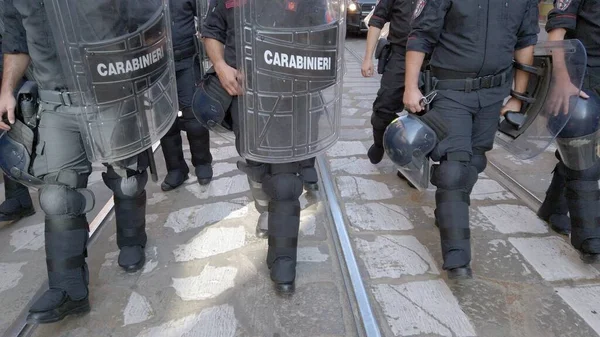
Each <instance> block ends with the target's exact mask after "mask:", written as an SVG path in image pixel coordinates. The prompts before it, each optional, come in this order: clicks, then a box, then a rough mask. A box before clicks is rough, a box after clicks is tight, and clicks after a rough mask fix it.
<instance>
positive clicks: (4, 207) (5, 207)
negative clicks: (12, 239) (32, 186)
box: [0, 175, 35, 228]
mask: <svg viewBox="0 0 600 337" xmlns="http://www.w3.org/2000/svg"><path fill="white" fill-rule="evenodd" d="M4 189H5V192H6V193H5V195H6V200H4V202H3V203H2V204H0V228H2V227H4V226H7V225H10V224H12V223H15V222H17V221H19V220H21V219H22V218H25V217H28V216H32V215H34V214H35V209H34V208H33V202H32V201H31V196H30V195H29V190H28V189H27V187H25V186H23V185H21V184H19V183H17V182H16V181H13V180H11V179H9V178H8V177H7V176H6V175H5V176H4Z"/></svg>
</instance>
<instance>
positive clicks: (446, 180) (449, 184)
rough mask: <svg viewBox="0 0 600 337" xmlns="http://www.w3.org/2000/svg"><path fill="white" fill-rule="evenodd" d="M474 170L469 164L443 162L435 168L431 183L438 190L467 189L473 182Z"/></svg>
mask: <svg viewBox="0 0 600 337" xmlns="http://www.w3.org/2000/svg"><path fill="white" fill-rule="evenodd" d="M472 176H473V170H471V169H470V168H469V163H468V162H460V161H448V160H442V162H441V163H440V164H439V165H434V166H433V174H432V175H431V183H432V184H433V185H434V186H436V187H437V188H441V189H445V190H457V189H463V188H466V187H467V186H468V185H469V184H470V183H471V181H472V179H473V178H472Z"/></svg>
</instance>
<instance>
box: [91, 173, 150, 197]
mask: <svg viewBox="0 0 600 337" xmlns="http://www.w3.org/2000/svg"><path fill="white" fill-rule="evenodd" d="M126 172H127V174H126V177H122V176H120V175H119V174H118V173H117V172H115V170H114V169H113V168H112V167H109V168H108V171H107V172H106V173H102V179H103V180H104V183H105V184H106V186H107V187H108V188H110V189H111V190H112V191H113V193H114V195H115V198H117V199H135V198H137V197H139V196H140V195H141V194H142V193H143V192H144V189H145V188H146V183H147V182H148V172H147V171H145V170H144V171H142V172H138V171H132V170H126Z"/></svg>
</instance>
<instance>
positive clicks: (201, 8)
mask: <svg viewBox="0 0 600 337" xmlns="http://www.w3.org/2000/svg"><path fill="white" fill-rule="evenodd" d="M209 6H210V0H196V10H197V11H198V14H197V17H198V31H199V32H200V33H199V36H198V45H199V46H200V56H199V57H200V66H201V68H202V72H203V74H204V73H206V72H207V71H208V69H210V67H212V63H211V62H210V59H209V58H208V55H207V54H206V49H205V48H204V43H202V27H203V26H204V20H205V19H206V15H207V14H208V7H209Z"/></svg>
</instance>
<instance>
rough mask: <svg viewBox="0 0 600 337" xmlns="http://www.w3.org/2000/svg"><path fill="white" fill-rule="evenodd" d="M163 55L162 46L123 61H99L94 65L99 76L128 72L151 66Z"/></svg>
mask: <svg viewBox="0 0 600 337" xmlns="http://www.w3.org/2000/svg"><path fill="white" fill-rule="evenodd" d="M164 57H165V52H164V46H161V47H160V48H158V49H155V50H153V51H151V52H150V53H148V54H146V55H142V56H140V57H136V58H134V59H131V60H126V61H125V62H113V63H108V64H105V63H99V64H98V66H97V67H96V70H97V71H98V74H100V76H102V77H105V76H113V75H122V74H128V73H131V72H134V71H137V70H140V69H144V68H146V67H149V66H151V65H152V64H154V63H156V62H159V61H160V60H162V59H163V58H164Z"/></svg>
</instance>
